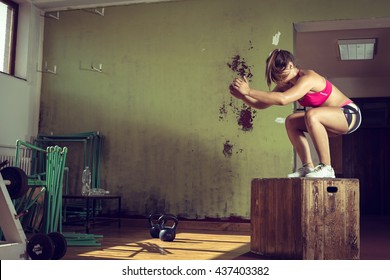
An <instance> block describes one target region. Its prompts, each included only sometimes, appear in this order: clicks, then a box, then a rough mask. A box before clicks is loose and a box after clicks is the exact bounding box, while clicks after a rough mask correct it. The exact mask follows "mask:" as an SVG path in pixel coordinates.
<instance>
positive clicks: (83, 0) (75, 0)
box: [16, 0, 177, 11]
mask: <svg viewBox="0 0 390 280" xmlns="http://www.w3.org/2000/svg"><path fill="white" fill-rule="evenodd" d="M169 1H175V0H17V1H16V2H30V3H32V4H34V5H35V6H36V7H37V8H39V9H41V10H44V11H62V10H75V9H83V8H96V7H106V6H117V5H128V4H138V3H155V2H169ZM176 1H177V0H176Z"/></svg>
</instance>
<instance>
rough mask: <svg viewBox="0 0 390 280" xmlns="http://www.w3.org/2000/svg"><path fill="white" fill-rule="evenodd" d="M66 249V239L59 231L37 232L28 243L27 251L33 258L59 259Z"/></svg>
mask: <svg viewBox="0 0 390 280" xmlns="http://www.w3.org/2000/svg"><path fill="white" fill-rule="evenodd" d="M66 251H67V243H66V239H65V237H64V236H63V235H62V234H61V233H59V232H51V233H49V234H44V233H37V234H35V235H33V236H32V237H31V238H30V240H29V241H28V243H27V253H28V255H29V256H30V258H31V259H32V260H59V259H61V258H62V257H63V256H65V254H66Z"/></svg>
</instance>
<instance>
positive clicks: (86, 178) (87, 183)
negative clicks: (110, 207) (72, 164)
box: [81, 166, 91, 195]
mask: <svg viewBox="0 0 390 280" xmlns="http://www.w3.org/2000/svg"><path fill="white" fill-rule="evenodd" d="M81 181H82V183H83V186H82V188H81V194H82V195H89V194H90V192H91V169H89V167H88V166H86V167H85V169H84V171H83V176H82V178H81Z"/></svg>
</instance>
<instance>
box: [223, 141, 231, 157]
mask: <svg viewBox="0 0 390 280" xmlns="http://www.w3.org/2000/svg"><path fill="white" fill-rule="evenodd" d="M223 154H224V155H225V157H231V156H232V154H233V145H232V144H230V141H229V140H227V141H226V142H225V143H224V144H223Z"/></svg>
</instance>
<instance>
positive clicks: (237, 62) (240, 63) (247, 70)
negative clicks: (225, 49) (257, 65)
mask: <svg viewBox="0 0 390 280" xmlns="http://www.w3.org/2000/svg"><path fill="white" fill-rule="evenodd" d="M227 66H228V67H229V68H230V69H231V70H233V71H234V72H235V73H237V74H238V75H240V76H241V77H244V76H246V77H247V78H248V79H250V78H252V77H253V74H252V72H251V67H250V66H248V64H247V63H246V61H245V59H244V58H243V57H241V56H240V55H239V54H237V55H235V56H233V57H232V61H231V62H228V63H227Z"/></svg>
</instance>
